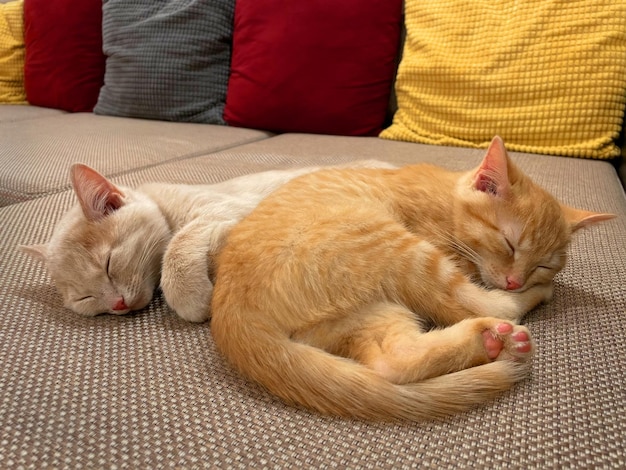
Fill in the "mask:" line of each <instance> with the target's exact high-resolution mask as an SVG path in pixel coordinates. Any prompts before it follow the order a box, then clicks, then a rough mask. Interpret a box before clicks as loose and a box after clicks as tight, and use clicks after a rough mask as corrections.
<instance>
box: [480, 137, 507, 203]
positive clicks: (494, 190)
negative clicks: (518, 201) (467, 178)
mask: <svg viewBox="0 0 626 470" xmlns="http://www.w3.org/2000/svg"><path fill="white" fill-rule="evenodd" d="M508 159H509V157H508V154H507V152H506V149H505V147H504V142H502V139H501V138H500V137H497V136H496V137H494V138H493V140H492V141H491V144H489V148H488V149H487V153H486V154H485V157H484V158H483V161H482V162H481V164H480V166H479V167H478V170H477V171H476V175H475V177H474V188H476V189H477V190H478V191H482V192H484V193H487V194H493V195H496V196H502V197H506V196H507V195H508V193H509V189H510V183H509V175H508Z"/></svg>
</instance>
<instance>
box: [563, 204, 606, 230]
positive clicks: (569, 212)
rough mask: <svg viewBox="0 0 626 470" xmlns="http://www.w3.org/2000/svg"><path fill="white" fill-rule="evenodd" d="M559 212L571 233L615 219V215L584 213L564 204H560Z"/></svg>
mask: <svg viewBox="0 0 626 470" xmlns="http://www.w3.org/2000/svg"><path fill="white" fill-rule="evenodd" d="M561 210H562V211H563V214H564V215H565V220H567V222H568V223H569V224H570V226H571V227H572V232H575V231H576V230H579V229H581V228H585V227H589V226H590V225H595V224H597V223H599V222H604V221H605V220H611V219H614V218H615V217H617V216H616V215H615V214H603V213H599V212H591V211H585V210H582V209H575V208H573V207H569V206H566V205H564V204H561Z"/></svg>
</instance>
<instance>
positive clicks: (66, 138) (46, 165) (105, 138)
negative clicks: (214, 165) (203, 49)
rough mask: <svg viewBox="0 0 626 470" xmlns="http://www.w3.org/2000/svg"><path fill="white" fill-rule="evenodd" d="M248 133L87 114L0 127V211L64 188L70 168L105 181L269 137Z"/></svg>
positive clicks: (222, 128)
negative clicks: (94, 172) (91, 170)
mask: <svg viewBox="0 0 626 470" xmlns="http://www.w3.org/2000/svg"><path fill="white" fill-rule="evenodd" d="M268 135H269V134H268V133H266V132H262V131H256V130H250V129H236V128H227V127H224V126H212V125H206V124H181V123H173V122H159V121H149V120H141V119H129V118H113V117H108V116H97V115H95V114H90V113H76V114H62V115H59V116H53V117H49V118H41V119H35V120H24V121H19V122H10V123H5V124H3V125H2V126H0V142H2V146H0V161H3V162H6V164H5V166H4V168H3V170H2V174H1V180H0V206H2V205H7V204H11V203H14V202H17V201H23V200H26V199H31V198H34V197H39V196H41V195H44V194H47V193H50V192H56V191H60V190H62V189H64V188H67V187H68V183H69V181H68V170H69V166H70V164H72V163H74V162H82V163H85V164H87V165H91V166H95V167H97V168H98V169H99V171H100V172H102V173H103V174H107V175H112V174H119V173H124V172H128V171H131V170H135V169H138V168H142V167H145V166H150V165H156V164H159V163H163V162H166V161H169V160H175V159H184V158H188V157H190V156H193V155H200V154H207V153H211V152H215V151H218V150H222V149H224V148H228V147H231V146H234V145H240V144H244V143H248V142H251V141H255V140H259V139H263V138H266V137H268Z"/></svg>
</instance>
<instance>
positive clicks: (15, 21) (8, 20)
mask: <svg viewBox="0 0 626 470" xmlns="http://www.w3.org/2000/svg"><path fill="white" fill-rule="evenodd" d="M23 12H24V2H23V0H17V1H15V2H10V3H3V4H0V103H14V104H18V103H19V104H23V103H26V94H25V92H24V28H23V22H24V14H23Z"/></svg>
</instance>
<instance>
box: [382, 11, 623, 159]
mask: <svg viewBox="0 0 626 470" xmlns="http://www.w3.org/2000/svg"><path fill="white" fill-rule="evenodd" d="M405 14H406V29H407V36H406V41H405V45H404V51H403V57H402V60H401V63H400V67H399V70H398V77H397V81H396V93H397V97H398V111H397V112H396V114H395V116H394V119H393V124H392V125H391V126H390V127H389V128H388V129H386V130H384V131H383V132H382V133H381V135H380V136H381V137H383V138H386V139H397V140H406V141H412V142H421V143H429V144H441V145H457V146H467V147H474V148H478V147H486V146H487V145H488V144H489V142H490V141H491V139H492V138H493V136H494V135H496V134H497V135H500V136H502V137H503V138H504V141H505V142H506V143H507V147H508V148H509V149H511V150H516V151H522V152H533V153H544V154H553V155H565V156H572V157H591V158H611V157H617V156H619V154H620V150H619V148H618V147H617V145H616V144H615V141H616V139H617V138H618V136H619V133H620V129H621V126H622V119H623V116H624V108H625V106H626V2H625V1H623V0H619V1H616V0H499V1H498V0H439V1H436V2H434V1H424V0H406V1H405Z"/></svg>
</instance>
